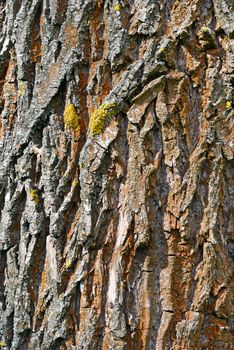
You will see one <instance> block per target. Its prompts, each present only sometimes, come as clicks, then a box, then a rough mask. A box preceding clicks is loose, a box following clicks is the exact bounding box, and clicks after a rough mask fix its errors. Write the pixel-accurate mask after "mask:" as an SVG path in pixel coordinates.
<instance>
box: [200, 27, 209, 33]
mask: <svg viewBox="0 0 234 350" xmlns="http://www.w3.org/2000/svg"><path fill="white" fill-rule="evenodd" d="M201 31H202V32H203V33H209V32H210V28H208V27H201Z"/></svg>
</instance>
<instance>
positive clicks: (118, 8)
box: [114, 4, 122, 11]
mask: <svg viewBox="0 0 234 350" xmlns="http://www.w3.org/2000/svg"><path fill="white" fill-rule="evenodd" d="M121 9H122V6H121V5H120V4H116V5H115V6H114V10H115V11H120V10H121Z"/></svg>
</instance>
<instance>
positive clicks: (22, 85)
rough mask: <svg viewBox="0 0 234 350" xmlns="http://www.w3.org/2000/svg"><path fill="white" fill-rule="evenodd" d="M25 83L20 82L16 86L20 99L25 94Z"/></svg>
mask: <svg viewBox="0 0 234 350" xmlns="http://www.w3.org/2000/svg"><path fill="white" fill-rule="evenodd" d="M25 90H26V83H25V82H24V81H20V82H19V85H18V96H19V97H21V96H23V95H24V94H25Z"/></svg>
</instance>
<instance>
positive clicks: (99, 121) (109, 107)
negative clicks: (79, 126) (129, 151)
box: [89, 103, 116, 135]
mask: <svg viewBox="0 0 234 350" xmlns="http://www.w3.org/2000/svg"><path fill="white" fill-rule="evenodd" d="M115 106H116V103H105V104H103V105H101V106H100V107H99V108H98V109H96V111H94V112H93V113H92V115H91V118H90V121H89V129H90V131H91V133H92V135H97V134H101V132H102V131H103V128H104V125H105V122H106V121H107V120H108V118H110V117H113V116H114V115H115V114H116V108H115Z"/></svg>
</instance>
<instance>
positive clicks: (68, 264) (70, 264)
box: [65, 259, 72, 269]
mask: <svg viewBox="0 0 234 350" xmlns="http://www.w3.org/2000/svg"><path fill="white" fill-rule="evenodd" d="M65 266H66V269H70V268H71V266H72V262H71V260H69V259H67V260H66V262H65Z"/></svg>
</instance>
